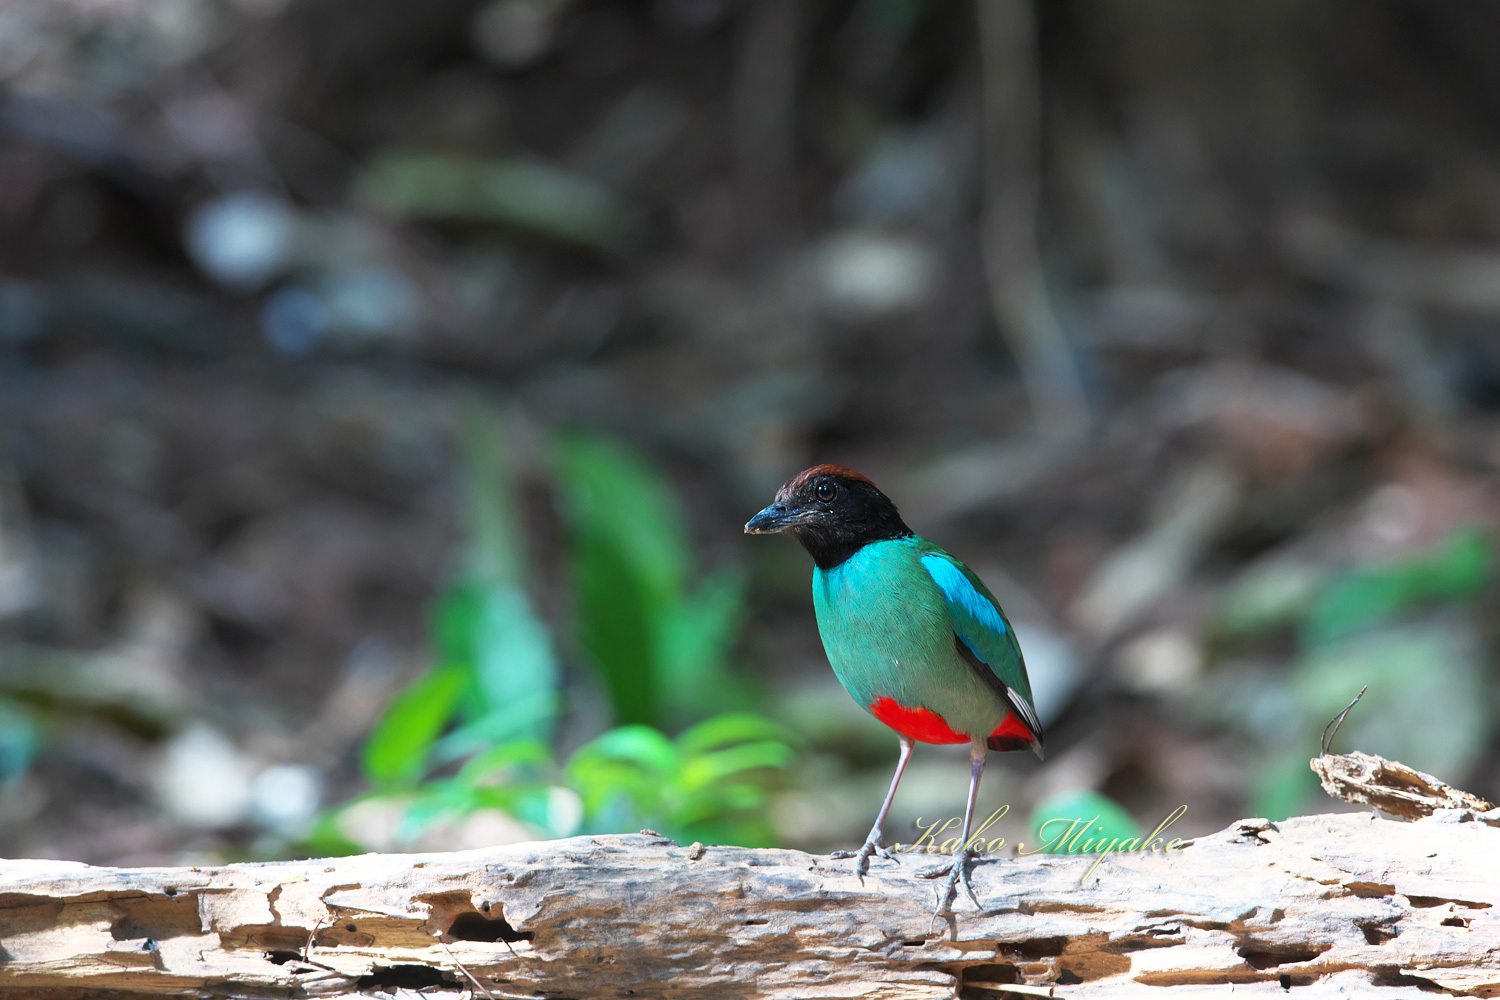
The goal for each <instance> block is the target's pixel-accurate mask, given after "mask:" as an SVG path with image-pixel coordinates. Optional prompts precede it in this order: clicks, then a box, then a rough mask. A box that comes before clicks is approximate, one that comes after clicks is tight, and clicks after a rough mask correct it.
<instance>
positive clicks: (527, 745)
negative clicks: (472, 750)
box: [458, 740, 552, 786]
mask: <svg viewBox="0 0 1500 1000" xmlns="http://www.w3.org/2000/svg"><path fill="white" fill-rule="evenodd" d="M551 762H552V753H551V751H549V750H548V749H547V745H546V744H545V743H542V742H541V741H539V740H511V741H510V742H508V743H501V744H500V745H499V746H494V747H491V748H490V749H488V750H486V751H485V752H483V753H481V754H477V755H475V756H474V757H472V758H470V759H469V760H468V761H467V762H466V763H465V764H464V766H463V767H462V768H461V769H459V772H458V780H459V781H460V782H462V783H463V784H466V785H471V786H472V785H479V784H482V783H484V782H485V781H486V780H487V779H489V778H490V777H492V776H494V775H496V774H498V773H500V772H502V771H508V770H512V769H516V768H524V767H532V768H541V767H545V766H547V765H548V764H550V763H551Z"/></svg>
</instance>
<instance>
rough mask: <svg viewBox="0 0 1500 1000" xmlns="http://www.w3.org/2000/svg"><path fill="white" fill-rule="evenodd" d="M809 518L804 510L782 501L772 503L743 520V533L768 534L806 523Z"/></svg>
mask: <svg viewBox="0 0 1500 1000" xmlns="http://www.w3.org/2000/svg"><path fill="white" fill-rule="evenodd" d="M809 520H811V515H810V514H809V513H808V512H807V511H805V510H796V509H794V508H791V507H788V506H787V505H786V504H784V503H773V504H771V506H769V507H767V508H766V509H765V510H763V511H761V512H760V513H759V514H756V515H755V516H754V517H752V518H751V519H750V520H748V521H746V522H745V534H747V535H769V534H772V533H773V532H777V531H785V530H786V529H788V528H794V527H796V526H797V525H799V524H806V523H807V522H808V521H809Z"/></svg>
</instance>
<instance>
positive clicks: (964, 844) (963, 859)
mask: <svg viewBox="0 0 1500 1000" xmlns="http://www.w3.org/2000/svg"><path fill="white" fill-rule="evenodd" d="M985 750H986V747H985V745H984V744H983V743H975V744H974V745H973V746H971V747H970V748H969V760H970V761H971V762H972V764H973V770H972V772H971V774H970V777H969V802H968V805H966V806H965V807H964V826H963V832H962V833H961V834H960V837H961V839H960V840H959V846H958V850H957V851H956V852H955V853H954V855H953V863H952V864H950V865H940V866H938V867H936V868H929V869H926V870H925V871H920V872H918V873H917V874H918V875H920V876H922V877H923V878H940V877H941V876H943V875H947V876H948V884H947V885H946V886H945V887H944V889H943V898H942V900H941V901H940V902H939V903H938V908H937V909H936V910H934V911H933V914H932V919H933V921H934V922H936V921H937V918H938V917H940V916H942V915H943V914H944V913H952V912H953V909H952V906H953V900H954V899H956V898H957V897H958V885H959V883H960V882H962V883H963V887H964V891H965V892H967V893H968V894H969V898H970V899H971V900H973V901H974V908H975V909H978V910H983V909H984V907H983V906H981V905H980V903H979V897H978V896H976V895H975V894H974V883H973V882H972V881H971V878H970V875H969V862H970V861H972V860H973V858H974V851H973V850H971V849H970V847H969V830H970V828H971V827H972V825H973V822H974V803H975V801H976V800H977V799H978V798H979V776H980V775H981V774H983V773H984V758H985Z"/></svg>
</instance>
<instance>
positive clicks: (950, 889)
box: [917, 848, 984, 924]
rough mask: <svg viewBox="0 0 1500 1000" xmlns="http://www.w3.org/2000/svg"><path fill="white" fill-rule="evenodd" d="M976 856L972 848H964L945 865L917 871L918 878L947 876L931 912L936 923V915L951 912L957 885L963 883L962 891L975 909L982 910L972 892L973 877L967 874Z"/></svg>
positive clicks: (956, 894) (977, 898)
mask: <svg viewBox="0 0 1500 1000" xmlns="http://www.w3.org/2000/svg"><path fill="white" fill-rule="evenodd" d="M976 857H978V854H977V852H975V851H974V849H973V848H965V849H964V850H962V851H959V852H958V853H957V854H955V855H954V856H953V860H952V861H951V862H949V863H948V864H946V865H935V866H933V867H931V868H923V869H922V870H920V871H918V872H917V876H918V877H919V878H942V877H943V876H944V875H947V876H948V884H947V885H945V886H944V887H943V894H942V898H941V899H940V900H939V901H938V907H937V909H936V910H934V911H933V912H932V922H933V923H934V924H935V923H937V919H938V917H941V916H943V915H944V914H951V913H952V912H953V901H954V900H955V899H957V898H958V886H959V884H960V883H962V884H963V887H964V892H966V893H968V894H969V899H971V900H972V901H973V902H974V908H975V909H976V910H983V909H984V906H983V905H981V904H980V902H979V897H978V896H977V895H976V894H975V893H974V882H973V877H972V876H971V875H970V874H969V866H970V864H971V863H972V862H973V861H974V859H975V858H976Z"/></svg>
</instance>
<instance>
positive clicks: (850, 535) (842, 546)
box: [745, 465, 912, 569]
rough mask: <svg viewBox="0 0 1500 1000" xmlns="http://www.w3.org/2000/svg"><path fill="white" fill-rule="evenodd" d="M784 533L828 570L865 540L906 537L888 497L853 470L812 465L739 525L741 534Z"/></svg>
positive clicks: (833, 466) (866, 543) (902, 525)
mask: <svg viewBox="0 0 1500 1000" xmlns="http://www.w3.org/2000/svg"><path fill="white" fill-rule="evenodd" d="M780 531H785V532H787V533H789V534H791V535H792V537H794V538H796V539H797V541H799V542H801V543H802V547H803V548H805V549H807V551H808V553H809V554H811V555H812V557H813V561H814V562H816V563H817V564H818V565H819V566H821V567H823V568H824V569H831V568H833V567H834V566H837V565H838V564H839V563H841V562H843V561H844V560H845V559H848V558H849V557H850V556H851V555H853V554H854V553H855V552H858V551H859V550H860V549H861V548H863V547H864V546H865V545H868V544H869V543H870V542H877V541H881V540H883V539H887V538H905V537H906V536H908V535H910V534H911V533H912V531H911V529H910V528H908V527H907V526H906V523H905V522H904V521H902V520H901V514H900V513H899V512H898V511H897V510H896V505H895V504H893V503H891V500H890V498H889V497H887V496H886V495H885V494H884V493H882V492H880V490H879V489H878V488H876V486H875V484H874V483H872V482H870V480H868V479H866V478H865V477H864V476H862V475H860V474H859V473H858V472H855V471H854V470H853V469H846V468H844V467H843V466H841V465H815V466H813V467H812V468H811V469H806V470H804V471H802V472H800V473H798V474H797V475H795V476H793V477H792V478H791V479H788V480H787V481H786V482H785V483H783V484H782V487H781V489H779V490H777V491H776V499H775V501H774V502H773V503H772V504H771V505H770V506H769V507H767V508H766V509H765V510H763V511H761V512H760V513H759V514H756V515H755V516H754V517H752V518H751V519H750V520H749V521H748V522H746V524H745V533H746V534H747V535H765V534H771V533H773V532H780Z"/></svg>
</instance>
